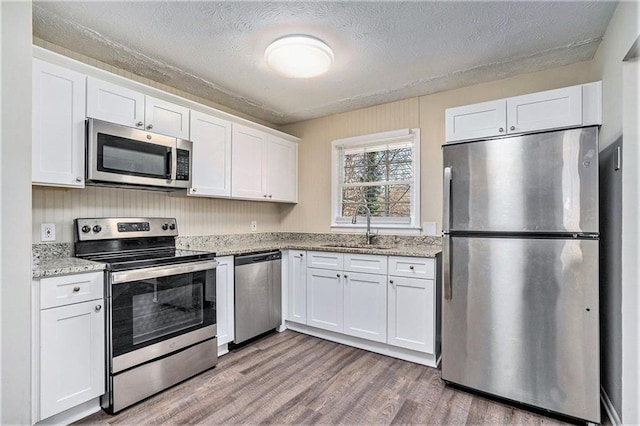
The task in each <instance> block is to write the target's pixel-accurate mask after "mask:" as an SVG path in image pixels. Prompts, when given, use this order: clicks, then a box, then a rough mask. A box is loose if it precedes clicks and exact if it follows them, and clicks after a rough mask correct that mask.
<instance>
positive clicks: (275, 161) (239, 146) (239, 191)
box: [231, 124, 298, 202]
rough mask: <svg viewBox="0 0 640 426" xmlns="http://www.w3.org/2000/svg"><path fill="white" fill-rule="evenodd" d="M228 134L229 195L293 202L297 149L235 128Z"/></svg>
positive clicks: (254, 131) (273, 139)
mask: <svg viewBox="0 0 640 426" xmlns="http://www.w3.org/2000/svg"><path fill="white" fill-rule="evenodd" d="M232 133H233V136H232V152H233V155H232V165H231V170H232V178H231V185H232V186H231V195H232V196H233V197H237V198H249V199H255V200H266V201H281V202H296V201H297V192H298V182H297V181H298V145H297V144H296V143H294V142H289V141H287V140H284V139H282V138H279V137H276V136H273V135H268V134H267V133H265V132H262V131H260V130H257V129H253V128H250V127H246V126H242V125H239V124H234V125H233V132H232Z"/></svg>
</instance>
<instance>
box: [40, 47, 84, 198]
mask: <svg viewBox="0 0 640 426" xmlns="http://www.w3.org/2000/svg"><path fill="white" fill-rule="evenodd" d="M85 80H86V77H85V76H84V75H83V74H80V73H77V72H75V71H70V70H68V69H66V68H62V67H59V66H57V65H52V64H49V63H46V62H43V61H41V60H38V59H34V60H33V93H32V96H33V116H32V120H33V121H32V130H33V135H32V138H33V139H32V151H33V152H32V156H31V158H32V170H31V173H32V181H33V183H35V184H39V185H54V186H69V187H80V188H83V187H84V119H85V103H86V96H85V87H86V83H85Z"/></svg>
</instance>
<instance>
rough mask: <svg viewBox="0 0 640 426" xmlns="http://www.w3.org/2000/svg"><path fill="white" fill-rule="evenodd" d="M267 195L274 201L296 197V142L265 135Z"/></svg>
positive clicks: (292, 200) (292, 199)
mask: <svg viewBox="0 0 640 426" xmlns="http://www.w3.org/2000/svg"><path fill="white" fill-rule="evenodd" d="M266 155H267V197H268V198H269V199H270V200H274V201H290V202H296V201H297V199H298V144H297V143H294V142H289V141H287V140H284V139H281V138H278V137H276V136H272V135H269V136H268V137H267V151H266Z"/></svg>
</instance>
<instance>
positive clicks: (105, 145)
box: [86, 118, 193, 191]
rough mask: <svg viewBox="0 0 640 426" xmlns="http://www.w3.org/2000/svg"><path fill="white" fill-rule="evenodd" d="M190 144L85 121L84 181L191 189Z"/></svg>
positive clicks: (120, 127) (130, 129) (153, 134)
mask: <svg viewBox="0 0 640 426" xmlns="http://www.w3.org/2000/svg"><path fill="white" fill-rule="evenodd" d="M192 148H193V143H192V142H190V141H187V140H183V139H178V138H174V137H171V136H165V135H160V134H157V133H152V132H147V131H144V130H140V129H133V128H130V127H126V126H121V125H119V124H113V123H108V122H105V121H101V120H96V119H93V118H91V119H89V120H87V149H86V155H87V158H86V160H87V161H86V182H87V184H91V185H106V186H132V187H134V186H135V187H141V188H142V187H146V188H151V189H161V190H162V189H163V190H168V191H171V190H177V189H183V188H190V187H191V174H192V173H191V164H192V160H193V158H192V157H193V155H192V154H193V152H192Z"/></svg>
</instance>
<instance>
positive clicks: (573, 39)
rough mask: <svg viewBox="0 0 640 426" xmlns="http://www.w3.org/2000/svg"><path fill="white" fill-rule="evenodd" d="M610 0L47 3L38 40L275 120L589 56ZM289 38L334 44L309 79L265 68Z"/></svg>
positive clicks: (36, 22)
mask: <svg viewBox="0 0 640 426" xmlns="http://www.w3.org/2000/svg"><path fill="white" fill-rule="evenodd" d="M615 7H616V3H615V2H607V1H576V2H569V1H543V2H532V1H522V2H520V1H518V2H514V1H497V2H486V1H463V2H444V1H443V2H405V1H375V2H355V1H353V2H349V1H342V2H328V1H296V2H249V1H200V2H198V1H196V2H190V1H189V2H187V1H143V2H141V1H89V2H81V1H69V2H61V1H44V2H37V1H36V2H34V4H33V31H34V35H35V36H36V37H39V38H42V39H44V40H46V41H49V42H52V43H54V44H57V45H60V46H62V47H65V48H68V49H71V50H73V51H76V52H78V53H82V54H84V55H87V56H89V57H92V58H95V59H98V60H100V61H103V62H106V63H108V64H111V65H114V66H116V67H118V68H122V69H125V70H127V71H130V72H133V73H134V74H137V75H141V76H144V77H147V78H150V79H152V80H155V81H158V82H161V83H164V84H167V85H169V86H172V87H175V88H178V89H181V90H184V91H186V92H189V93H193V94H196V95H198V96H201V97H203V98H207V99H210V100H212V101H215V102H218V103H220V104H223V105H226V106H228V107H231V108H234V109H236V110H239V111H242V112H245V113H247V114H250V115H253V116H255V117H258V118H261V119H264V120H267V121H270V122H272V123H274V124H285V123H291V122H295V121H300V120H305V119H309V118H314V117H319V116H324V115H329V114H333V113H337V112H342V111H347V110H352V109H356V108H361V107H365V106H370V105H375V104H380V103H384V102H389V101H394V100H398V99H403V98H407V97H411V96H418V95H423V94H427V93H433V92H438V91H442V90H448V89H452V88H457V87H462V86H467V85H471V84H475V83H478V82H482V81H489V80H496V79H499V78H504V77H508V76H511V75H515V74H520V73H524V72H532V71H537V70H541V69H545V68H551V67H556V66H561V65H566V64H570V63H573V62H578V61H583V60H588V59H591V58H592V57H593V55H594V54H595V52H596V49H597V47H598V44H599V43H600V40H601V38H602V36H603V35H604V32H605V29H606V27H607V24H608V23H609V20H610V18H611V16H612V15H613V12H614V9H615ZM286 34H310V35H313V36H315V37H317V38H320V39H322V40H324V41H325V42H327V43H328V44H329V45H330V46H331V47H332V48H333V50H334V52H335V63H334V66H333V67H332V69H331V70H330V71H329V72H328V73H327V74H325V75H323V76H320V77H316V78H313V79H308V80H295V79H290V78H286V77H283V76H281V75H279V74H277V73H276V72H274V71H272V70H270V69H269V68H268V67H267V66H266V63H265V61H264V57H263V54H264V49H265V47H266V46H267V45H268V44H269V43H270V42H272V41H273V40H275V39H277V38H278V37H281V36H283V35H286Z"/></svg>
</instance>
